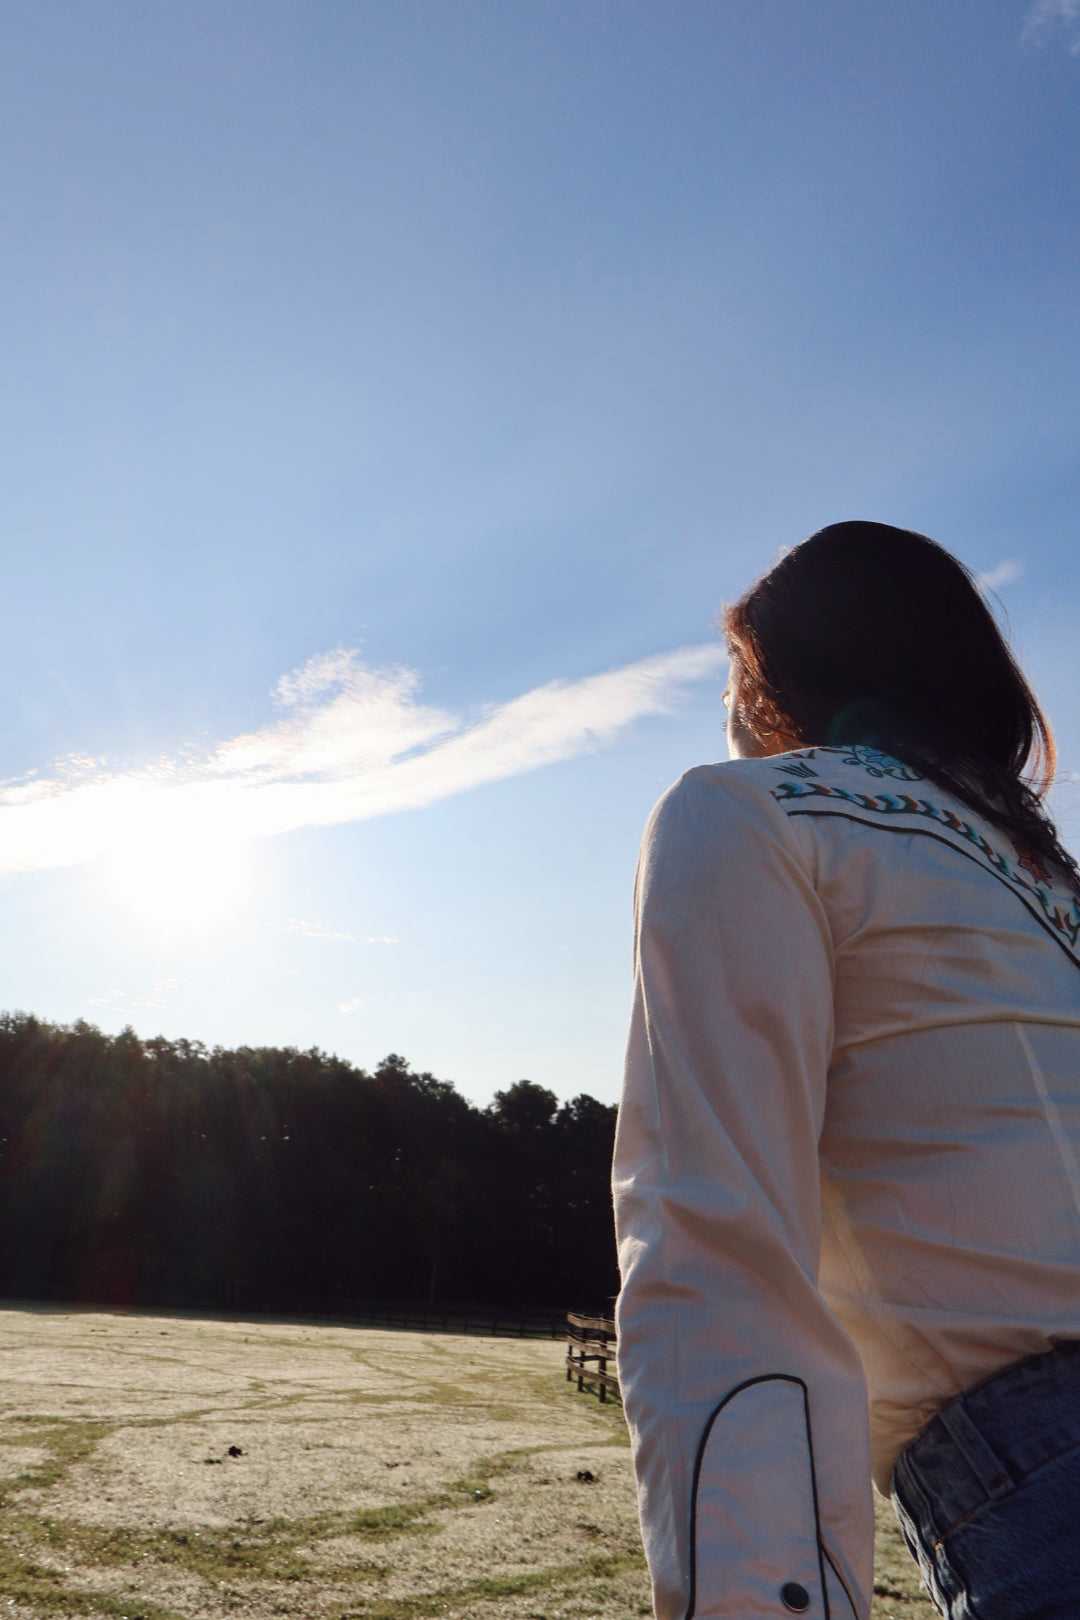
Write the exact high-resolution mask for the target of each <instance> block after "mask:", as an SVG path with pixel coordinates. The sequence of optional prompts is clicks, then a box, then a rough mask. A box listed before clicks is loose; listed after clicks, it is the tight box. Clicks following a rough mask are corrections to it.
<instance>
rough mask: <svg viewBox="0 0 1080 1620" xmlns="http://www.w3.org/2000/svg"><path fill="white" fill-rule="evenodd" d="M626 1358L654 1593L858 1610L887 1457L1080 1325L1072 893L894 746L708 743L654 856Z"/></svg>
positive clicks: (734, 1615) (628, 1172)
mask: <svg viewBox="0 0 1080 1620" xmlns="http://www.w3.org/2000/svg"><path fill="white" fill-rule="evenodd" d="M636 913H637V933H636V991H635V998H634V1011H633V1021H632V1027H631V1032H630V1041H629V1048H628V1054H627V1067H626V1080H625V1088H624V1093H623V1100H622V1106H621V1109H620V1115H619V1126H618V1135H617V1140H616V1149H615V1170H614V1187H615V1207H616V1224H617V1232H618V1239H619V1260H620V1266H621V1269H622V1277H623V1289H622V1294H621V1297H620V1301H619V1308H618V1316H619V1378H620V1382H621V1386H622V1391H623V1400H624V1404H625V1408H626V1414H627V1418H628V1420H629V1424H630V1430H631V1435H632V1439H633V1446H634V1456H635V1466H636V1469H637V1477H638V1491H639V1503H640V1510H641V1522H642V1529H643V1535H644V1541H645V1548H646V1552H647V1555H648V1560H649V1566H650V1570H651V1573H652V1580H653V1591H654V1601H655V1606H656V1613H657V1615H658V1616H659V1617H660V1620H683V1617H688V1616H691V1615H692V1616H696V1617H698V1620H705V1617H720V1616H723V1617H726V1620H751V1617H755V1616H778V1617H779V1616H785V1617H786V1616H789V1615H790V1614H792V1613H801V1614H804V1615H807V1616H808V1617H810V1620H852V1616H856V1617H857V1620H865V1617H866V1616H867V1615H868V1613H869V1609H870V1597H871V1589H872V1561H873V1514H872V1499H871V1490H870V1481H871V1473H872V1474H873V1478H874V1480H875V1482H876V1483H877V1485H878V1487H879V1488H880V1489H881V1490H882V1491H885V1490H887V1489H888V1485H889V1478H890V1474H891V1471H892V1466H893V1463H894V1461H895V1459H896V1457H897V1455H898V1453H899V1452H900V1450H901V1449H902V1448H903V1446H904V1445H905V1444H906V1443H907V1442H908V1440H910V1439H911V1438H912V1436H914V1435H915V1434H916V1433H917V1431H918V1430H919V1429H920V1428H921V1427H922V1426H923V1424H924V1423H926V1422H927V1420H928V1419H929V1418H930V1417H931V1416H932V1415H933V1413H934V1411H935V1410H936V1408H937V1407H938V1406H940V1405H941V1404H942V1403H943V1402H944V1401H946V1400H948V1399H950V1398H951V1397H952V1396H953V1395H956V1394H958V1393H959V1392H960V1391H962V1390H964V1389H966V1388H967V1387H969V1386H970V1385H971V1384H973V1383H975V1382H976V1381H977V1380H978V1379H980V1378H983V1377H985V1376H987V1375H988V1374H990V1373H992V1372H994V1371H996V1370H997V1369H998V1368H1000V1367H1002V1366H1004V1365H1005V1364H1006V1363H1008V1362H1010V1361H1014V1360H1016V1359H1017V1358H1018V1357H1021V1356H1026V1355H1031V1354H1035V1353H1038V1352H1041V1351H1045V1350H1048V1349H1050V1348H1051V1347H1052V1346H1053V1345H1054V1344H1055V1343H1056V1342H1058V1341H1059V1340H1062V1339H1077V1338H1080V1170H1078V1159H1080V951H1078V941H1080V905H1078V902H1077V898H1076V896H1075V895H1074V894H1073V893H1072V892H1071V890H1070V889H1068V887H1067V886H1066V884H1065V882H1064V880H1063V879H1062V877H1061V876H1060V874H1059V875H1058V876H1057V877H1056V878H1054V879H1053V881H1052V880H1051V874H1050V873H1048V872H1046V871H1045V870H1043V869H1042V867H1041V866H1040V864H1039V862H1038V861H1037V860H1034V859H1032V858H1031V857H1030V856H1028V855H1025V854H1023V853H1022V852H1019V851H1017V850H1016V849H1015V848H1014V847H1013V845H1012V844H1011V842H1010V841H1009V839H1008V837H1007V836H1006V835H1005V834H1004V833H1002V832H1001V831H1000V830H998V829H996V828H995V827H993V826H992V825H990V824H989V823H987V822H984V821H982V820H980V819H979V818H978V817H977V816H976V815H975V814H974V813H973V812H972V811H971V810H969V809H968V808H966V807H965V806H964V805H963V804H961V803H959V802H958V801H956V800H954V799H950V798H949V796H948V795H946V794H944V793H943V792H941V791H940V790H939V789H938V788H936V787H935V786H934V785H933V783H931V782H928V781H926V780H924V779H923V778H921V777H919V776H918V775H917V774H916V773H915V772H914V771H913V770H910V769H908V768H907V767H905V766H904V765H901V764H899V763H898V762H897V761H895V760H893V759H890V758H889V757H888V756H887V755H883V754H880V753H877V752H875V751H874V750H872V749H868V748H863V747H858V748H807V749H802V750H799V751H798V752H795V753H790V754H782V755H778V756H775V757H772V758H768V759H751V760H737V761H732V762H731V763H729V764H723V765H709V766H703V767H701V768H700V769H697V770H693V771H690V772H689V773H688V774H687V775H686V776H684V777H683V778H682V780H681V781H680V782H679V783H677V784H676V786H675V787H673V788H672V789H671V790H670V792H669V793H667V794H666V796H665V797H664V798H663V799H662V800H661V801H660V803H659V805H658V806H657V808H656V810H655V811H654V813H653V816H652V819H651V821H650V823H649V827H648V829H647V831H646V835H645V842H644V846H643V851H642V858H641V865H640V868H639V873H638V890H637V902H636Z"/></svg>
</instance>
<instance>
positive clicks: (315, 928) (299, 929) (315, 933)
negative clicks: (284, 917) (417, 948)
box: [288, 917, 401, 945]
mask: <svg viewBox="0 0 1080 1620" xmlns="http://www.w3.org/2000/svg"><path fill="white" fill-rule="evenodd" d="M288 930H289V933H290V934H302V935H303V937H304V938H305V939H323V940H326V941H327V942H328V943H329V944H333V945H400V944H401V941H400V939H398V938H397V936H396V935H395V934H349V933H345V932H343V931H342V930H339V929H336V928H327V926H326V924H325V923H318V922H305V921H304V919H303V918H302V917H290V918H289V922H288Z"/></svg>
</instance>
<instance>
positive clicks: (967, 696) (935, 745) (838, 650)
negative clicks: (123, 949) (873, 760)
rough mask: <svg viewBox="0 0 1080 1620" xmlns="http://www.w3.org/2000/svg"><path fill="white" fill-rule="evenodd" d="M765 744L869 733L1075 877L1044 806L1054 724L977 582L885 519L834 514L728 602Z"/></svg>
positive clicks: (732, 639) (748, 713) (754, 721)
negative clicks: (847, 519) (844, 518)
mask: <svg viewBox="0 0 1080 1620" xmlns="http://www.w3.org/2000/svg"><path fill="white" fill-rule="evenodd" d="M723 626H724V632H725V634H726V637H727V642H728V649H729V651H730V653H731V655H732V657H733V658H736V659H737V660H738V663H739V666H740V670H741V677H742V678H741V684H740V690H739V701H740V709H741V711H742V718H743V720H744V721H745V723H746V725H747V726H748V727H749V729H750V730H751V731H752V732H753V733H754V734H755V735H757V736H758V737H761V738H762V739H764V740H768V739H770V738H776V737H783V738H788V737H792V738H795V739H797V741H798V742H799V743H800V744H802V745H807V746H812V745H814V744H819V745H820V744H823V743H824V744H835V745H841V746H847V745H850V744H853V743H863V744H869V745H871V746H873V747H876V748H880V749H882V750H883V751H885V752H886V753H889V754H892V755H894V756H895V757H896V758H898V759H900V760H902V761H903V762H904V763H905V764H907V765H910V766H912V767H913V768H914V769H916V770H918V771H920V772H922V774H923V775H925V776H927V777H928V778H929V779H930V780H931V781H933V782H936V783H938V785H939V786H940V787H942V788H944V789H945V790H946V791H947V792H949V793H952V794H955V796H956V797H957V798H958V799H960V800H962V801H963V803H965V804H967V805H968V806H970V808H971V809H973V810H976V811H977V812H979V813H980V814H981V815H983V816H985V817H986V819H987V820H988V821H990V822H992V823H994V824H995V825H996V826H998V827H1000V828H1001V829H1002V830H1003V831H1004V832H1006V833H1007V834H1008V835H1009V837H1010V838H1011V839H1012V840H1013V842H1014V843H1015V844H1016V845H1017V846H1018V848H1019V850H1020V851H1021V852H1022V853H1024V854H1027V855H1029V856H1036V855H1037V856H1041V857H1042V858H1043V859H1044V860H1047V861H1049V862H1051V863H1052V864H1053V865H1055V866H1057V867H1060V868H1063V869H1064V870H1065V872H1067V873H1068V874H1069V875H1070V877H1071V878H1072V879H1073V881H1074V882H1075V881H1080V878H1078V873H1077V868H1076V865H1075V863H1074V861H1073V859H1072V857H1071V856H1070V855H1069V854H1068V853H1067V852H1066V851H1065V850H1064V849H1063V848H1062V846H1061V844H1060V843H1059V841H1058V837H1057V833H1056V831H1055V829H1054V826H1053V823H1052V822H1051V821H1050V820H1049V818H1048V817H1047V815H1046V813H1045V811H1044V809H1043V804H1042V800H1043V796H1044V795H1045V793H1046V791H1047V789H1048V788H1049V786H1050V783H1051V781H1052V780H1053V775H1054V765H1055V761H1056V749H1055V747H1054V739H1053V734H1052V733H1051V730H1050V726H1049V724H1048V722H1047V720H1046V717H1045V715H1044V714H1043V712H1042V709H1041V708H1040V707H1039V704H1038V701H1037V699H1036V697H1035V694H1034V693H1033V692H1032V690H1031V688H1030V686H1029V685H1028V683H1027V681H1026V680H1025V678H1024V675H1023V673H1022V672H1021V670H1020V668H1019V666H1018V664H1017V662H1016V660H1015V659H1014V658H1013V656H1012V653H1011V652H1010V651H1009V648H1008V646H1007V645H1006V643H1005V640H1004V637H1003V636H1002V634H1001V632H1000V630H999V629H998V627H997V625H996V624H995V622H994V619H993V616H992V614H991V613H990V610H989V608H988V607H987V605H986V602H985V601H984V600H983V596H982V593H981V592H980V590H979V588H978V586H977V585H976V583H975V580H974V578H973V576H972V574H971V573H970V571H969V570H968V569H967V568H965V567H964V565H963V563H961V562H958V561H957V559H956V558H955V557H953V556H951V555H950V554H949V552H947V551H946V550H945V549H944V547H943V546H939V545H937V544H936V542H935V541H933V540H929V539H927V537H926V535H924V534H915V533H913V532H912V531H911V530H910V529H895V528H893V527H892V526H891V525H890V524H888V523H831V524H829V526H828V527H827V528H825V529H819V530H818V531H817V533H816V534H812V535H811V536H810V538H809V540H804V541H803V543H802V545H800V546H796V547H794V549H793V550H791V551H789V552H788V553H787V554H786V555H785V556H784V557H782V558H781V559H780V561H779V562H778V563H777V564H776V566H775V567H774V568H772V569H770V571H769V572H768V573H767V574H766V575H765V576H764V577H763V578H762V579H759V580H758V582H757V584H756V585H752V586H751V588H750V589H749V590H748V591H747V593H746V594H745V596H743V597H742V598H741V599H740V600H739V601H738V602H735V603H734V604H733V605H732V606H730V607H727V608H726V609H725V610H724V617H723Z"/></svg>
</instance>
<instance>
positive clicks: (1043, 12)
mask: <svg viewBox="0 0 1080 1620" xmlns="http://www.w3.org/2000/svg"><path fill="white" fill-rule="evenodd" d="M1055 38H1056V39H1059V40H1061V41H1062V43H1063V44H1064V46H1065V48H1066V50H1067V51H1068V52H1069V53H1070V55H1072V56H1080V0H1036V3H1035V5H1034V6H1032V8H1031V10H1030V12H1029V13H1028V17H1027V21H1026V22H1025V24H1024V32H1023V39H1024V41H1025V43H1026V44H1029V45H1041V44H1043V43H1045V42H1046V41H1047V40H1050V39H1055Z"/></svg>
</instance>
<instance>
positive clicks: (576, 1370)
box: [566, 1311, 619, 1401]
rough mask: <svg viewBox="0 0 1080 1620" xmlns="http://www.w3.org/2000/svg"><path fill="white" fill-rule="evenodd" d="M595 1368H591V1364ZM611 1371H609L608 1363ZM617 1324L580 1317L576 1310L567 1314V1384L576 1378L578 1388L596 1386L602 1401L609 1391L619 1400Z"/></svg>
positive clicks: (600, 1317)
mask: <svg viewBox="0 0 1080 1620" xmlns="http://www.w3.org/2000/svg"><path fill="white" fill-rule="evenodd" d="M594 1361H595V1363H596V1366H595V1367H592V1366H590V1363H591V1362H594ZM609 1362H610V1363H611V1366H612V1371H611V1372H608V1363H609ZM614 1366H615V1323H614V1322H613V1321H612V1319H611V1317H610V1316H580V1315H578V1313H577V1312H576V1311H568V1312H567V1313H566V1382H567V1383H570V1381H571V1380H572V1379H573V1378H575V1377H576V1378H577V1387H578V1389H579V1390H580V1389H584V1387H585V1385H586V1384H594V1385H595V1386H596V1389H597V1393H598V1394H599V1396H600V1399H601V1400H602V1401H606V1400H607V1396H608V1390H609V1389H610V1390H611V1392H612V1394H613V1395H615V1396H616V1398H617V1397H618V1394H619V1380H618V1378H617V1377H616V1375H615V1371H614Z"/></svg>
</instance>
